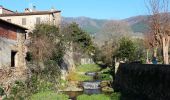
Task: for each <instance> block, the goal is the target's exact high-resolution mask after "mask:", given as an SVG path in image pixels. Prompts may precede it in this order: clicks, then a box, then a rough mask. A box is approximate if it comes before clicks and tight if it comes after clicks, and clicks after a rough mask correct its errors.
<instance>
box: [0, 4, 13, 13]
mask: <svg viewBox="0 0 170 100" xmlns="http://www.w3.org/2000/svg"><path fill="white" fill-rule="evenodd" d="M0 8H2V9H4V10H7V11H10V12H13V13H15V11H12V10H9V9H7V8H4V7H3V6H2V5H0Z"/></svg>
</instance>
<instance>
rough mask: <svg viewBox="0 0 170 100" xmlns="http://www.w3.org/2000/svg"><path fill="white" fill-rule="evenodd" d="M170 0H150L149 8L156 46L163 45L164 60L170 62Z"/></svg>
mask: <svg viewBox="0 0 170 100" xmlns="http://www.w3.org/2000/svg"><path fill="white" fill-rule="evenodd" d="M168 4H169V0H149V4H148V10H149V11H150V13H151V17H150V23H149V26H150V32H152V33H153V34H154V47H155V49H156V50H157V48H158V45H161V46H162V51H163V62H164V64H169V55H168V50H169V41H170V40H169V39H170V19H169V14H168V10H169V8H168ZM156 50H155V52H154V56H156Z"/></svg>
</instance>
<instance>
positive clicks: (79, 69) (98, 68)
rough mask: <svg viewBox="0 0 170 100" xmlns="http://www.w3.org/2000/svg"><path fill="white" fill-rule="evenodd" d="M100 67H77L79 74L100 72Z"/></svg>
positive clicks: (88, 65)
mask: <svg viewBox="0 0 170 100" xmlns="http://www.w3.org/2000/svg"><path fill="white" fill-rule="evenodd" d="M99 70H100V67H99V65H97V64H85V65H80V66H78V67H77V69H76V71H77V72H96V71H99Z"/></svg>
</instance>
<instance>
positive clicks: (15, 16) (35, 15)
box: [0, 6, 61, 30]
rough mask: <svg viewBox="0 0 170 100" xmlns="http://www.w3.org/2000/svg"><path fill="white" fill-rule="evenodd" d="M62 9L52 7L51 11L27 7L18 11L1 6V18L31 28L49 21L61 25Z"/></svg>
mask: <svg viewBox="0 0 170 100" xmlns="http://www.w3.org/2000/svg"><path fill="white" fill-rule="evenodd" d="M60 12H61V11H57V10H55V9H51V10H49V11H37V10H36V9H28V8H26V9H25V11H24V12H22V13H18V12H14V11H11V10H8V9H6V8H4V7H2V6H0V18H1V19H3V20H6V21H9V22H11V23H14V24H17V25H20V26H23V27H26V28H28V29H29V30H32V29H34V27H35V25H36V24H41V23H48V24H52V25H56V26H57V27H59V26H60V21H61V15H60Z"/></svg>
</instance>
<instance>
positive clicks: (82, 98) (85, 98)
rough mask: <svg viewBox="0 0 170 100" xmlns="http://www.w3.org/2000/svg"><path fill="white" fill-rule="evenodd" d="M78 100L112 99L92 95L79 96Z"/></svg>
mask: <svg viewBox="0 0 170 100" xmlns="http://www.w3.org/2000/svg"><path fill="white" fill-rule="evenodd" d="M77 100H110V97H109V96H106V95H104V94H98V95H91V96H89V95H85V94H83V95H80V96H78V97H77Z"/></svg>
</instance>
